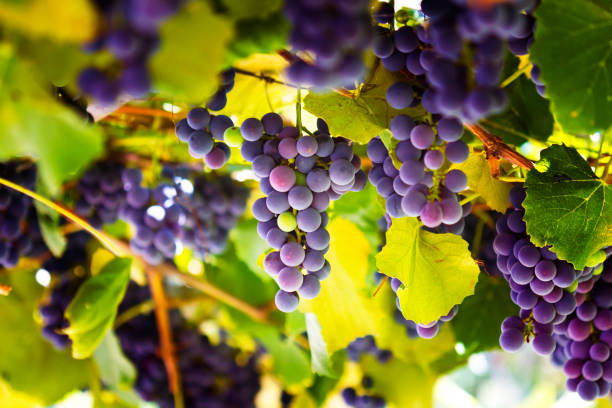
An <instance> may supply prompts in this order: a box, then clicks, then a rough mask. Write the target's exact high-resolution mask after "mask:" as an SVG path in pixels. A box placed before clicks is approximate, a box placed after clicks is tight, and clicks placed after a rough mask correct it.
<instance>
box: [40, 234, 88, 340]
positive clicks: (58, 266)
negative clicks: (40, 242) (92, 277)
mask: <svg viewBox="0 0 612 408" xmlns="http://www.w3.org/2000/svg"><path fill="white" fill-rule="evenodd" d="M89 238H90V237H89V235H88V234H87V233H86V232H77V233H75V234H71V235H70V236H69V237H68V240H67V245H66V250H65V251H64V253H63V254H62V256H60V257H59V258H51V259H49V260H48V261H46V262H45V263H44V264H43V265H42V267H43V268H44V269H45V270H46V271H48V272H49V273H50V274H51V277H52V279H53V280H52V284H51V286H50V291H49V293H48V295H47V297H46V299H45V300H44V301H43V302H42V303H41V305H40V306H39V308H38V311H39V314H40V317H41V320H42V335H43V337H44V338H45V339H47V340H48V341H49V342H50V343H51V344H53V346H54V347H55V348H56V349H58V350H62V349H65V348H66V347H68V346H70V345H71V344H72V342H71V340H70V338H69V337H68V336H67V335H66V334H64V333H62V330H64V329H66V328H67V327H68V320H67V319H66V318H65V317H64V312H65V311H66V309H67V308H68V305H69V304H70V302H71V301H72V299H73V298H74V296H75V295H76V293H77V291H78V289H79V287H80V286H81V284H82V283H83V282H84V281H85V275H86V273H85V270H84V269H83V268H82V267H81V268H78V267H79V266H81V265H84V264H85V261H86V260H87V252H86V249H85V246H86V245H87V242H88V241H89Z"/></svg>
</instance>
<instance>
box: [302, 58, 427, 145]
mask: <svg viewBox="0 0 612 408" xmlns="http://www.w3.org/2000/svg"><path fill="white" fill-rule="evenodd" d="M398 75H399V74H394V73H391V72H389V71H387V70H385V69H383V68H381V67H378V69H377V70H376V71H375V73H374V77H373V78H372V80H371V81H370V83H369V84H367V86H368V89H367V90H362V91H361V92H360V93H359V95H358V96H356V97H354V98H351V97H348V96H344V95H340V94H339V93H335V92H332V93H327V94H316V93H312V92H311V93H309V94H308V95H307V96H306V98H304V109H306V110H307V111H308V112H310V113H312V114H313V115H315V116H317V117H320V118H323V119H324V120H325V121H326V122H327V125H328V126H329V130H330V131H331V133H332V134H333V135H334V136H342V137H346V138H347V139H351V140H354V141H355V142H357V143H362V144H365V143H367V142H368V141H369V140H370V139H372V138H373V137H375V136H376V135H378V134H379V133H380V132H381V131H383V130H384V129H386V128H387V127H388V124H389V122H390V121H391V118H392V117H393V116H395V115H397V114H399V113H406V114H408V115H410V116H412V117H413V118H415V120H416V119H419V118H420V117H422V116H423V115H424V110H423V108H422V107H421V106H420V105H419V107H417V108H407V109H403V110H401V111H398V110H395V109H393V108H391V107H390V106H389V105H388V104H387V101H386V99H385V94H386V92H387V88H389V86H390V85H391V84H393V83H394V82H397V81H398V79H399V78H401V76H398Z"/></svg>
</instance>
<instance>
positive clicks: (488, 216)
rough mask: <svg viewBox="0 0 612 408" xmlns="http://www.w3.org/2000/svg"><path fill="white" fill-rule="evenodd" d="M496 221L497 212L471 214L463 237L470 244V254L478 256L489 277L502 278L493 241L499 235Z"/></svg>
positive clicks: (466, 221)
mask: <svg viewBox="0 0 612 408" xmlns="http://www.w3.org/2000/svg"><path fill="white" fill-rule="evenodd" d="M496 219H497V213H496V212H495V211H487V212H483V213H476V214H470V215H469V216H467V217H466V218H465V228H464V230H463V234H462V236H463V239H464V240H466V241H467V242H469V244H470V248H469V249H470V252H471V253H472V254H475V255H476V256H475V257H476V259H477V260H478V261H479V263H480V266H481V267H482V269H484V271H485V272H486V273H487V275H489V276H500V277H501V276H502V273H501V272H500V271H499V269H497V254H496V253H495V250H494V249H493V240H494V239H495V235H496V233H497V231H496V229H495V220H496Z"/></svg>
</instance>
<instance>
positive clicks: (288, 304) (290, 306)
mask: <svg viewBox="0 0 612 408" xmlns="http://www.w3.org/2000/svg"><path fill="white" fill-rule="evenodd" d="M274 303H275V304H276V307H277V308H278V310H280V311H281V312H285V313H291V312H293V311H294V310H295V309H297V306H298V303H299V298H298V296H297V295H296V294H295V293H289V292H285V291H283V290H279V291H278V292H276V296H275V297H274Z"/></svg>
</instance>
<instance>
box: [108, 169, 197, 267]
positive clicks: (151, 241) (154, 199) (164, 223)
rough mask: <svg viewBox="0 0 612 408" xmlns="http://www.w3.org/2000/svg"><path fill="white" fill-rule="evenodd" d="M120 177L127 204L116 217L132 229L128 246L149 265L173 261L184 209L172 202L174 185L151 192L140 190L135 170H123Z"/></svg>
mask: <svg viewBox="0 0 612 408" xmlns="http://www.w3.org/2000/svg"><path fill="white" fill-rule="evenodd" d="M121 177H122V181H123V188H124V189H125V191H126V204H125V205H124V206H123V207H121V208H120V210H119V215H120V217H121V218H122V219H123V220H125V221H127V222H128V223H130V224H131V225H132V226H133V227H134V229H135V233H134V236H133V237H132V239H131V241H130V247H131V248H132V250H133V251H134V253H135V254H137V255H140V256H142V257H143V258H144V260H145V261H146V262H147V263H149V264H151V265H159V264H161V263H162V262H163V261H164V260H165V259H173V258H174V256H175V254H176V253H177V250H178V249H179V246H178V239H177V237H178V236H179V234H180V232H181V222H182V221H183V220H184V218H185V211H184V209H183V207H182V206H180V205H179V204H177V203H176V202H175V200H174V199H175V198H176V196H177V194H178V193H177V189H176V186H174V185H173V184H170V183H161V184H159V185H158V186H157V187H155V188H153V189H151V188H147V187H143V186H142V173H141V171H140V170H139V169H135V168H130V169H125V170H124V171H123V173H122V175H121Z"/></svg>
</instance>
